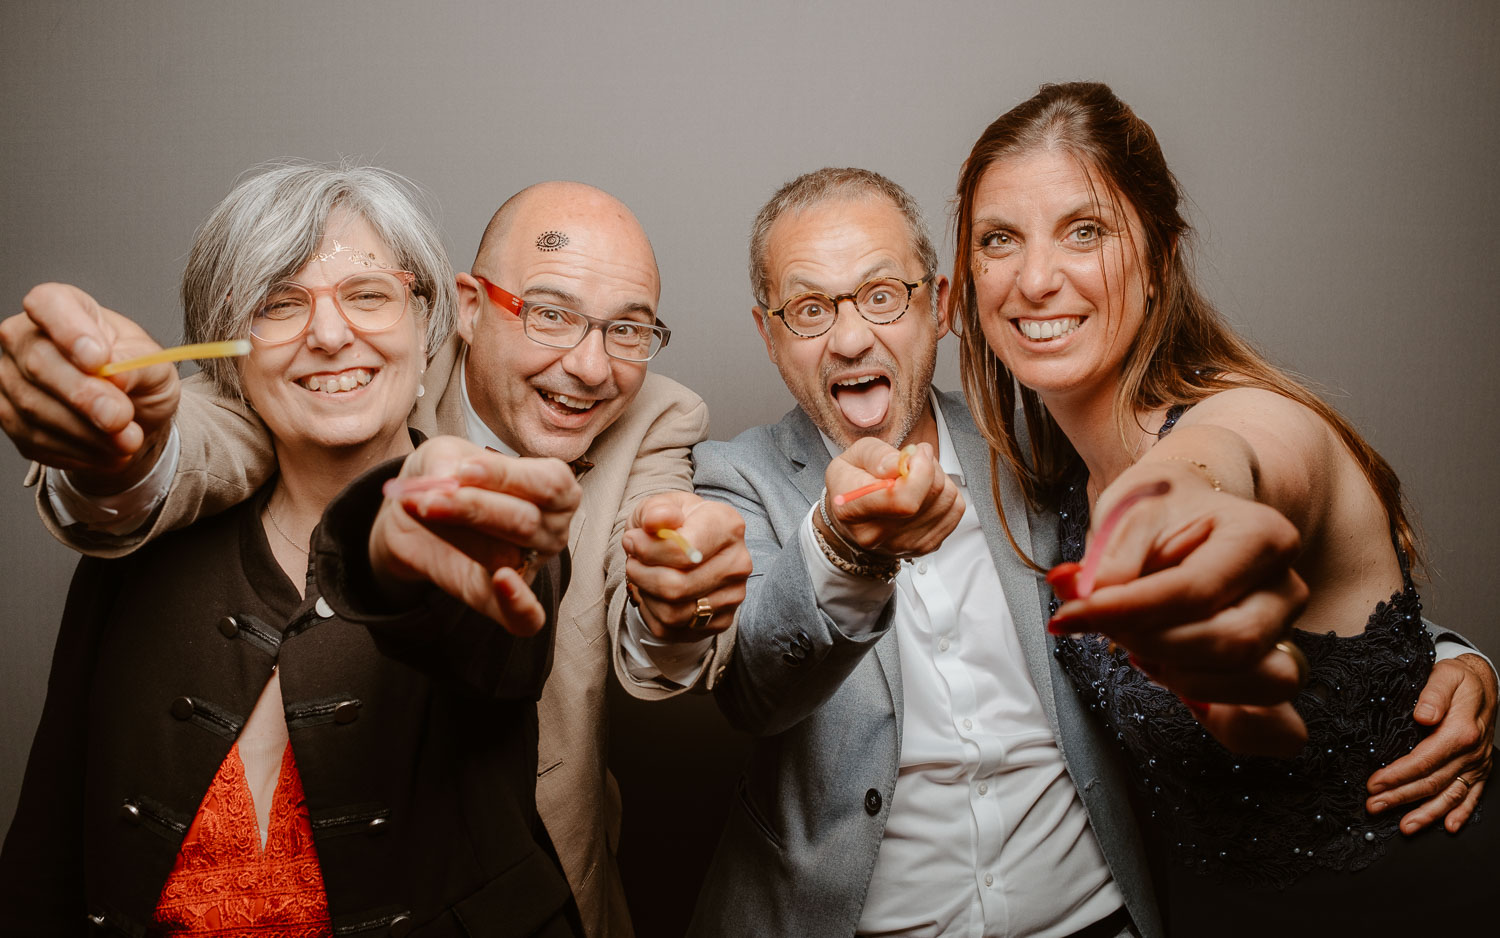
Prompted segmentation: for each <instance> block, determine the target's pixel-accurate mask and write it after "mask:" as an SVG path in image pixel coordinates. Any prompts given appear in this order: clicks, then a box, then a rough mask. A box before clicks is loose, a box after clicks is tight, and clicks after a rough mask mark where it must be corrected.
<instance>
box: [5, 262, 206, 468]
mask: <svg viewBox="0 0 1500 938" xmlns="http://www.w3.org/2000/svg"><path fill="white" fill-rule="evenodd" d="M21 306H22V310H23V311H22V312H20V313H18V314H16V315H14V316H11V317H9V318H8V319H6V320H4V321H3V322H0V428H3V429H4V431H5V434H6V435H7V436H9V437H10V439H11V442H13V443H14V444H15V445H16V449H18V450H19V451H20V452H21V455H22V456H25V457H26V458H28V459H34V460H36V461H37V462H39V463H42V464H43V465H46V466H52V467H55V468H58V469H66V470H69V471H70V472H72V473H74V483H75V484H76V485H77V486H78V487H79V488H81V489H83V490H84V491H91V492H97V493H100V494H108V493H112V492H118V491H122V490H124V489H126V488H128V487H129V486H130V485H132V484H133V483H134V482H135V481H137V480H138V479H140V478H141V477H142V476H143V475H145V474H146V472H147V471H149V470H150V468H151V466H152V465H153V464H154V463H155V459H156V455H157V453H158V452H159V450H160V446H161V444H162V443H164V442H165V441H166V438H167V436H168V435H169V433H170V431H171V423H172V415H173V414H175V413H176V411H177V402H178V399H179V394H180V390H179V383H178V379H177V370H176V368H175V367H173V366H172V365H170V364H158V365H153V366H151V367H148V368H141V369H138V370H134V371H128V372H123V373H121V374H117V375H113V376H111V377H109V378H101V377H98V375H97V372H98V370H99V369H100V368H101V367H102V366H103V365H105V364H107V363H108V362H112V361H122V360H124V359H127V358H134V357H135V356H137V355H144V354H147V353H149V352H154V351H158V350H159V349H160V346H159V345H157V343H156V342H155V341H154V340H153V339H152V338H151V337H150V336H149V335H147V334H146V332H145V330H143V329H142V328H141V327H140V326H138V325H136V324H135V323H134V322H132V321H131V320H130V319H128V318H126V317H125V316H122V315H120V314H119V313H116V312H114V311H112V310H109V309H105V308H104V307H102V306H100V305H99V303H98V302H97V301H96V300H95V299H94V298H93V297H92V296H90V295H88V294H87V293H85V292H83V291H82V290H80V289H78V288H77V287H72V286H68V285H66V284H60V283H44V284H42V285H40V286H38V287H35V288H33V289H32V290H31V292H29V293H27V294H26V298H25V299H24V300H23V301H22V303H21Z"/></svg>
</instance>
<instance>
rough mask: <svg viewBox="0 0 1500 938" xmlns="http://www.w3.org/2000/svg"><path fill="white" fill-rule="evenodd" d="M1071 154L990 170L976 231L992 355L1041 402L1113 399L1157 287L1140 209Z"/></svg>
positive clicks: (978, 293)
mask: <svg viewBox="0 0 1500 938" xmlns="http://www.w3.org/2000/svg"><path fill="white" fill-rule="evenodd" d="M1090 183H1091V179H1090V176H1089V175H1088V174H1087V173H1086V171H1085V169H1084V168H1083V166H1082V165H1081V164H1080V163H1079V161H1077V160H1076V159H1074V158H1073V157H1072V156H1070V155H1069V154H1067V153H1064V152H1061V151H1057V150H1042V151H1033V152H1029V153H1024V154H1022V155H1020V156H1017V157H1013V158H1010V159H1006V160H1001V161H999V162H997V163H995V164H994V165H993V166H991V167H990V168H989V169H988V170H986V171H985V174H984V176H983V177H982V178H981V179H980V181H979V186H978V189H977V190H976V192H975V196H974V224H973V228H972V230H971V231H970V232H969V235H970V237H971V238H972V239H973V240H972V247H973V252H974V269H973V271H972V276H973V278H974V295H975V300H976V304H977V307H978V313H979V324H980V327H981V329H982V330H983V332H984V336H985V339H986V340H987V341H988V343H989V346H990V349H991V350H992V351H994V353H995V355H996V356H997V357H998V358H999V359H1000V360H1001V361H1002V362H1003V363H1004V364H1005V365H1006V367H1007V368H1009V369H1010V370H1011V372H1012V373H1013V374H1014V375H1015V376H1016V378H1017V380H1019V381H1020V382H1021V384H1023V385H1025V386H1026V387H1028V388H1031V389H1032V390H1034V391H1036V392H1038V393H1039V394H1040V395H1041V397H1042V399H1043V400H1044V401H1047V402H1048V403H1058V402H1062V401H1066V400H1069V399H1076V398H1079V397H1093V396H1095V395H1100V394H1105V395H1112V394H1113V391H1114V387H1115V383H1116V382H1117V381H1118V379H1119V377H1120V374H1121V371H1122V364H1123V362H1124V360H1125V354H1126V351H1127V350H1128V349H1129V347H1130V343H1131V342H1132V341H1133V340H1134V339H1135V336H1136V333H1137V332H1139V331H1140V327H1141V322H1142V320H1143V319H1144V317H1145V313H1146V302H1147V298H1148V296H1149V292H1150V288H1149V286H1148V276H1147V270H1146V265H1145V263H1144V260H1143V250H1144V247H1145V243H1146V240H1145V236H1144V234H1143V232H1142V229H1141V225H1140V220H1139V218H1138V217H1137V215H1136V212H1135V209H1134V208H1133V207H1132V206H1131V205H1129V204H1128V203H1126V202H1124V201H1123V200H1119V202H1118V204H1117V205H1113V206H1112V205H1111V204H1110V199H1109V193H1108V190H1107V189H1106V187H1105V186H1104V184H1103V183H1102V182H1101V181H1099V179H1098V178H1097V177H1094V178H1093V179H1092V185H1091V184H1090Z"/></svg>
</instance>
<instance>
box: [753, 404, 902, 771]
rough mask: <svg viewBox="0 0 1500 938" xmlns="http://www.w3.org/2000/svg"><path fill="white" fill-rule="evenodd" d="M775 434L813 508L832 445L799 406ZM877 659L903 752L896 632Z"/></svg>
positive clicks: (881, 644)
mask: <svg viewBox="0 0 1500 938" xmlns="http://www.w3.org/2000/svg"><path fill="white" fill-rule="evenodd" d="M771 436H772V438H773V439H774V440H775V441H776V446H777V448H778V449H780V450H781V452H782V454H783V455H784V456H786V458H787V460H788V461H789V462H791V463H792V465H793V466H795V467H796V468H795V469H794V470H793V472H792V473H791V481H792V484H793V485H795V486H796V487H797V490H798V491H800V492H801V493H802V495H803V497H805V498H806V499H807V505H808V507H809V508H811V507H812V505H813V503H815V502H816V501H817V500H818V496H820V495H822V494H823V474H824V473H825V472H826V471H827V470H828V464H829V463H830V462H832V461H833V457H831V456H829V455H828V447H827V446H826V445H824V443H823V436H822V434H821V433H819V432H818V428H817V427H816V426H815V425H814V424H813V422H812V421H811V420H809V419H808V417H807V415H806V414H805V413H803V412H802V408H800V407H799V408H797V409H796V410H793V411H792V412H790V413H788V414H787V415H786V416H785V417H783V418H781V421H780V422H779V423H777V424H776V426H775V427H773V428H772V430H771ZM789 536H791V537H795V536H796V531H795V530H793V531H792V533H791V534H790V535H789ZM875 658H876V660H877V661H878V662H879V664H880V672H881V674H882V676H883V677H884V678H885V687H886V691H887V693H888V694H889V696H890V701H891V708H892V712H893V713H894V714H895V715H896V746H897V751H898V752H899V751H900V746H901V715H902V713H903V710H902V707H903V702H902V697H901V652H900V646H899V645H898V644H897V641H896V635H895V633H894V631H892V632H888V633H886V634H885V635H884V636H882V637H881V638H880V639H879V640H878V641H876V643H875ZM857 673H858V672H856V674H857ZM850 679H851V680H853V679H856V678H855V675H852V674H851V675H850Z"/></svg>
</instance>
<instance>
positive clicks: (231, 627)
mask: <svg viewBox="0 0 1500 938" xmlns="http://www.w3.org/2000/svg"><path fill="white" fill-rule="evenodd" d="M219 634H220V635H222V636H224V637H225V638H234V637H235V636H236V635H238V634H240V624H239V623H238V622H236V621H235V620H234V616H225V617H224V618H222V619H220V620H219Z"/></svg>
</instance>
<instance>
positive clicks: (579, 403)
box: [542, 391, 594, 410]
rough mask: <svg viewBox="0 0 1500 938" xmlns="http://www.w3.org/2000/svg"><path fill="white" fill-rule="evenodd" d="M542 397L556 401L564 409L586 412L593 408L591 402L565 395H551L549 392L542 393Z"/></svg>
mask: <svg viewBox="0 0 1500 938" xmlns="http://www.w3.org/2000/svg"><path fill="white" fill-rule="evenodd" d="M542 396H543V397H545V398H546V399H547V400H549V401H556V402H557V403H559V404H561V405H563V406H564V407H568V408H571V409H572V410H588V409H589V408H590V407H593V406H594V402H593V401H586V400H583V399H581V398H577V397H569V396H568V395H566V394H553V393H551V392H550V391H543V392H542Z"/></svg>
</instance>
